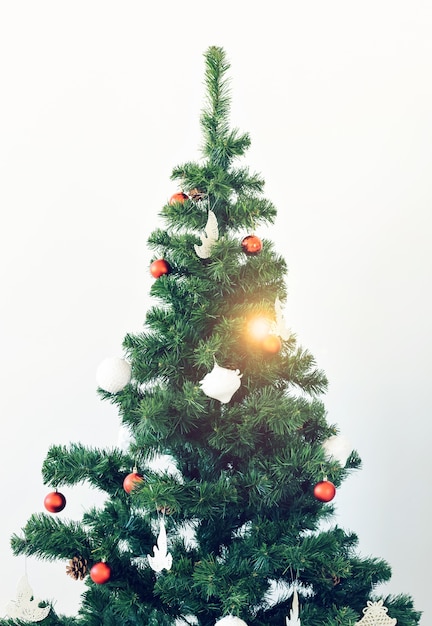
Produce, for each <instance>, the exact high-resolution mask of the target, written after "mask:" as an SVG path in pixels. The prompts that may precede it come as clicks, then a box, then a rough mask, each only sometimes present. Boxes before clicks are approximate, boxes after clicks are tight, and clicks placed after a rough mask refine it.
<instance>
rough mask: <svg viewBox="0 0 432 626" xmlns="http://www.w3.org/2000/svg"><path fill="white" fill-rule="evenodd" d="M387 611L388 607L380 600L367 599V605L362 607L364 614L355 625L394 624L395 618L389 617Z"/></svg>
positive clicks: (381, 625)
mask: <svg viewBox="0 0 432 626" xmlns="http://www.w3.org/2000/svg"><path fill="white" fill-rule="evenodd" d="M387 612H388V608H387V607H385V606H383V601H382V600H378V602H371V601H370V600H368V603H367V607H366V608H364V609H363V613H364V616H363V617H362V618H361V620H360V621H359V622H356V623H355V626H395V624H396V623H397V619H396V618H391V617H389V616H388V615H387Z"/></svg>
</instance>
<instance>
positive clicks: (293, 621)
mask: <svg viewBox="0 0 432 626" xmlns="http://www.w3.org/2000/svg"><path fill="white" fill-rule="evenodd" d="M285 619H286V626H301V624H300V618H299V601H298V594H297V589H294V593H293V600H292V606H291V611H290V615H289V618H288V617H287V618H285Z"/></svg>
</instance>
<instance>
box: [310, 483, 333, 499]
mask: <svg viewBox="0 0 432 626" xmlns="http://www.w3.org/2000/svg"><path fill="white" fill-rule="evenodd" d="M313 492H314V496H315V498H316V499H317V500H321V502H330V500H333V498H334V497H335V495H336V487H335V486H334V484H333V483H331V482H330V481H329V480H321V481H320V482H319V483H317V484H316V485H315V487H314V490H313Z"/></svg>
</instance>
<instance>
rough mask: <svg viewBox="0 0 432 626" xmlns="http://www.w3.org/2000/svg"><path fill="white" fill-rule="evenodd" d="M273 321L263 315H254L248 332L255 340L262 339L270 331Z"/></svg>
mask: <svg viewBox="0 0 432 626" xmlns="http://www.w3.org/2000/svg"><path fill="white" fill-rule="evenodd" d="M271 327H272V321H271V320H269V319H268V318H267V317H263V316H262V315H261V316H259V317H254V318H253V319H251V320H250V321H249V323H248V333H249V335H250V336H251V338H252V339H255V341H261V340H262V339H264V338H265V337H267V335H268V334H269V333H270V331H271Z"/></svg>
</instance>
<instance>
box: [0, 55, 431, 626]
mask: <svg viewBox="0 0 432 626" xmlns="http://www.w3.org/2000/svg"><path fill="white" fill-rule="evenodd" d="M205 61H206V74H205V77H206V87H207V102H206V105H205V108H204V110H203V113H202V116H201V125H202V130H203V135H204V142H203V147H202V153H203V154H202V156H203V159H202V161H201V162H199V163H193V162H187V163H185V164H183V165H181V166H179V167H176V168H175V169H174V170H173V173H172V179H173V180H174V181H176V182H177V183H178V186H179V188H180V189H181V190H182V191H181V193H180V195H178V196H176V195H174V196H172V197H171V199H170V200H169V201H168V202H167V203H166V204H165V205H164V206H163V208H162V210H161V214H160V215H161V217H162V218H163V220H164V225H163V228H160V229H157V230H155V231H154V232H153V233H152V234H151V235H150V237H149V239H148V243H149V245H150V247H151V249H152V250H154V251H155V257H154V259H155V260H160V259H163V261H164V263H166V266H165V265H164V267H165V268H169V271H168V270H167V271H163V272H159V271H157V272H155V274H153V275H154V278H155V280H154V283H153V284H152V287H151V295H152V297H153V298H154V305H153V306H152V307H151V308H150V309H149V310H148V311H147V314H146V319H145V328H144V331H143V332H142V333H141V334H135V335H132V334H131V335H128V336H126V338H125V340H124V351H125V355H124V357H125V358H124V362H125V363H127V364H130V377H129V372H128V376H127V378H125V379H124V380H122V382H121V384H120V385H117V370H116V371H115V372H114V374H115V376H114V374H113V372H112V371H111V369H110V371H109V376H108V378H109V380H108V384H106V385H105V386H104V388H102V387H101V388H100V389H99V393H100V396H101V398H102V399H106V400H109V401H111V402H113V403H114V404H116V405H117V406H118V409H119V414H120V417H121V420H122V424H123V426H125V427H126V428H128V429H129V431H130V443H129V444H128V447H127V449H126V450H123V449H120V448H118V449H114V450H102V449H93V448H86V447H84V446H83V445H80V444H69V445H67V446H63V445H57V446H53V447H51V449H50V450H49V452H48V455H47V457H46V460H45V462H44V464H43V468H42V473H43V480H44V482H45V483H46V484H47V485H49V486H50V487H52V488H55V489H57V488H58V487H61V486H67V485H75V484H78V483H81V482H84V481H87V482H88V483H90V484H91V485H92V486H95V487H97V488H98V489H100V490H101V491H103V492H104V493H105V494H106V500H105V504H104V506H103V507H102V508H99V509H97V508H94V509H92V510H90V511H88V512H86V513H85V514H84V516H83V518H82V520H80V521H78V522H76V521H67V520H65V519H59V518H58V517H56V516H55V515H50V514H48V513H44V514H37V515H36V514H35V515H33V516H32V517H31V518H30V520H29V521H28V522H27V524H26V526H25V528H24V529H23V532H24V537H19V536H13V537H12V548H13V550H14V552H15V554H26V555H34V556H36V557H38V558H44V559H47V560H52V559H60V560H64V561H65V562H69V564H70V565H69V568H72V569H71V570H70V571H69V572H68V573H70V572H72V573H73V575H76V576H81V574H83V575H84V576H85V575H86V572H87V571H89V572H92V571H93V572H96V574H93V575H92V576H91V575H88V576H87V577H86V585H87V588H86V591H85V592H84V594H83V601H82V605H81V608H80V610H79V614H78V615H77V616H76V617H61V616H58V615H56V613H55V611H54V609H51V611H50V612H49V613H48V614H47V616H46V617H45V619H44V623H46V624H47V625H48V624H53V625H54V624H62V625H63V626H68V625H69V626H72V625H76V626H78V625H83V626H84V625H91V626H93V625H95V626H96V625H111V624H112V625H114V624H115V625H116V626H117V625H118V624H122V625H125V626H136V625H156V624H158V625H159V626H165V625H166V626H168V625H170V626H171V625H173V624H174V623H176V621H177V622H178V623H187V624H199V625H200V626H214V624H216V623H220V624H232V625H233V626H235V625H236V624H237V625H239V624H244V623H246V624H247V625H248V626H284V624H285V623H287V624H288V623H290V624H300V623H301V625H302V626H323V625H325V626H331V625H336V624H337V625H340V626H354V624H356V623H357V622H359V620H361V619H363V621H365V620H366V621H367V620H369V621H367V623H371V624H372V623H373V621H371V620H372V618H373V615H372V613H373V611H372V610H369V611H368V613H367V614H366V613H364V611H363V609H364V607H365V606H366V605H367V604H368V603H374V602H378V603H380V602H381V604H380V605H379V606H380V607H381V606H383V603H385V607H386V610H387V611H388V617H389V618H391V619H392V620H395V619H396V620H397V624H398V626H415V624H418V621H419V613H418V612H417V611H415V610H414V608H413V605H412V601H411V599H410V598H409V597H408V596H404V595H401V596H397V597H388V598H385V599H379V598H373V599H371V595H373V591H374V587H375V586H376V585H377V584H379V583H381V582H383V581H386V580H388V579H389V577H390V568H389V566H388V565H387V563H385V562H384V561H382V560H380V559H375V558H362V557H360V556H359V555H358V554H357V552H356V546H357V537H356V536H355V535H354V534H353V533H347V532H345V531H344V530H342V529H341V528H339V527H338V526H335V527H333V528H330V529H329V528H326V529H323V528H322V526H321V525H320V524H321V522H322V521H324V520H326V521H328V520H329V517H330V515H331V513H332V512H333V507H334V505H333V504H329V503H328V499H329V498H328V491H327V495H326V497H324V498H322V499H323V500H324V501H322V499H321V498H319V497H316V495H315V494H314V488H315V486H316V485H317V484H320V485H322V483H323V482H325V483H327V485H326V486H327V487H328V486H329V485H331V486H332V488H331V494H330V495H332V497H333V496H334V492H333V488H334V489H336V488H339V486H340V485H341V483H342V481H343V480H344V478H345V477H346V476H347V474H348V473H349V471H351V470H353V469H355V468H357V467H359V465H360V459H359V458H358V455H357V454H356V453H355V451H351V453H350V455H349V457H348V459H344V461H343V462H341V461H340V459H339V457H338V455H337V454H335V455H334V456H332V454H331V453H329V449H328V446H327V443H328V442H329V440H331V439H332V438H334V437H335V436H336V435H337V434H338V433H337V428H336V427H335V426H334V425H331V424H329V423H328V422H327V418H326V412H325V408H324V405H323V402H322V401H321V400H320V394H322V393H323V392H324V391H325V390H326V386H327V381H326V378H325V375H324V374H323V372H321V371H320V370H319V369H317V368H316V366H315V363H314V359H313V357H312V356H311V354H310V353H309V352H308V351H307V350H304V349H302V348H301V347H299V346H297V344H296V338H295V336H294V335H293V334H292V333H291V332H290V331H289V330H288V329H287V326H286V323H285V320H284V318H283V313H282V302H283V301H284V300H285V298H286V285H285V276H286V264H285V261H284V259H283V258H282V257H281V256H280V255H278V254H277V253H276V252H275V250H274V247H273V245H272V242H271V241H269V240H267V239H265V238H263V237H262V236H258V235H255V233H256V232H257V233H258V234H259V228H260V227H261V226H262V225H267V224H271V223H273V221H274V219H275V216H276V209H275V207H274V206H273V205H272V203H271V202H269V201H268V200H266V199H265V198H263V197H262V193H263V184H264V182H263V180H262V178H261V177H260V176H258V175H256V174H251V173H250V172H249V170H248V168H247V167H244V166H242V167H240V166H237V167H235V166H234V162H235V160H236V159H237V158H238V157H241V156H242V155H243V154H244V153H245V151H246V150H247V148H248V146H249V144H250V139H249V136H248V135H247V134H241V133H239V132H238V131H237V130H231V129H230V127H229V123H228V122H229V104H230V99H229V91H228V82H227V77H226V73H227V70H228V68H229V64H228V62H227V60H226V57H225V53H224V51H223V50H222V49H220V48H217V47H211V48H209V49H208V51H207V52H206V54H205ZM173 198H174V199H173ZM251 233H253V235H251ZM249 237H253V243H254V246H252V248H250V246H249V247H247V249H245V243H244V242H245V241H247V242H249V243H250V242H251V240H250V239H249ZM245 252H246V253H245ZM256 322H258V324H256ZM257 327H258V328H259V329H260V330H259V332H258V334H255V333H254V331H253V329H254V328H255V329H256V328H257ZM269 336H270V337H271V341H270V340H269V341H268V342H266V341H264V340H266V339H268V337H269ZM274 338H276V340H277V342H275V341H274ZM272 342H273V345H276V344H277V349H274V348H273V349H266V347H265V346H266V345H267V344H270V345H271V344H272ZM113 377H114V378H115V381H116V382H115V385H114V387H113V386H112V379H113ZM104 378H105V377H104ZM156 457H159V458H161V459H164V460H166V463H165V465H164V466H163V468H162V469H160V467H159V468H155V466H154V464H152V461H153V460H154V459H155V458H156ZM131 473H132V474H135V475H139V479H138V480H134V482H133V488H130V489H129V488H128V489H125V488H124V487H123V485H124V480H125V477H127V476H130V475H131ZM136 477H137V476H135V478H136ZM336 499H337V496H336ZM77 555H79V556H77ZM93 568H95V569H93ZM101 568H103V571H102V574H101V573H100V571H99V570H100V569H101ZM294 592H295V596H294V597H293V594H294ZM368 606H369V607H371V606H372V604H368ZM387 611H386V614H387ZM363 613H364V617H363V618H362V617H361V616H362V614H363ZM375 613H376V615H378V613H377V612H376V611H375ZM369 618H370V619H369ZM13 623H14V622H13V621H12V620H3V621H0V624H3V625H6V624H13ZM361 623H363V622H361ZM378 623H381V622H378Z"/></svg>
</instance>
